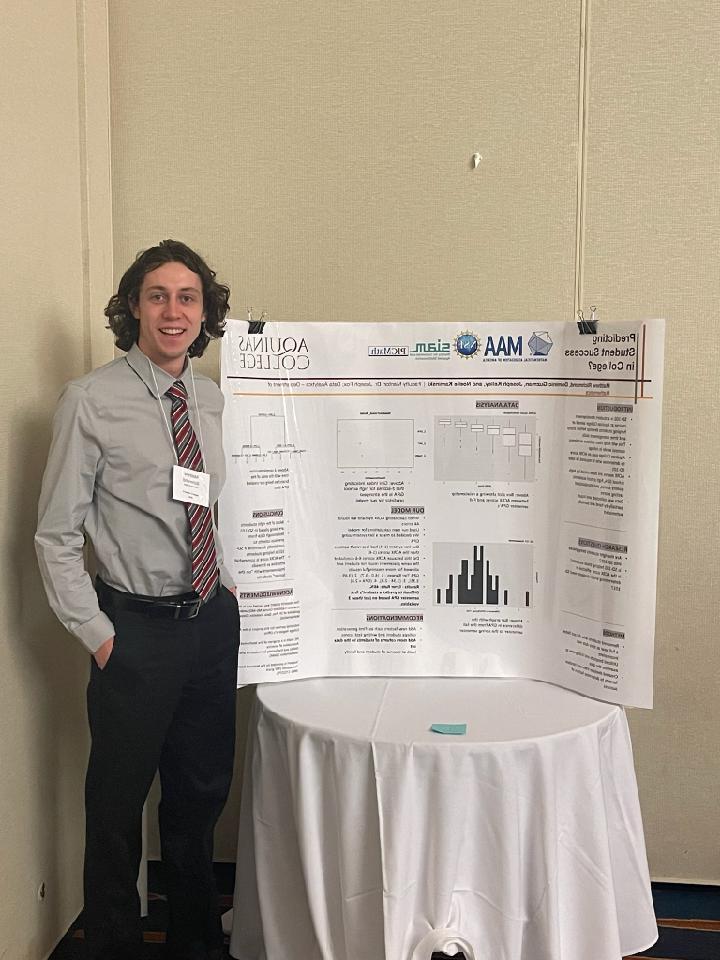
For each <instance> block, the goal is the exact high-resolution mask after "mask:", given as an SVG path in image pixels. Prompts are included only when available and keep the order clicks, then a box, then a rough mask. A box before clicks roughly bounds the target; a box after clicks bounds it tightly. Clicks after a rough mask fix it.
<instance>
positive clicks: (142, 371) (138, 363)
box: [125, 343, 190, 397]
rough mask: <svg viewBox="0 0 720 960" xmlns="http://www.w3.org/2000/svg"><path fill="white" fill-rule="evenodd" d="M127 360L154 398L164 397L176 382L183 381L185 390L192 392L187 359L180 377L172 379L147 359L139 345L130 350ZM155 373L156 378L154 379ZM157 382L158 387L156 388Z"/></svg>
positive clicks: (135, 344) (134, 345)
mask: <svg viewBox="0 0 720 960" xmlns="http://www.w3.org/2000/svg"><path fill="white" fill-rule="evenodd" d="M125 359H126V360H127V362H128V366H129V367H130V368H131V369H132V370H133V371H134V372H135V373H136V374H137V375H138V376H139V377H140V379H141V380H142V382H143V383H144V384H145V386H146V387H147V388H148V390H149V391H150V393H151V394H152V395H153V396H154V397H158V396H163V394H164V393H165V392H166V391H167V390H168V389H169V388H170V387H171V386H172V385H173V383H175V380H176V379H177V380H181V381H182V382H183V383H184V384H185V389H186V390H187V391H188V393H189V391H190V363H189V361H188V360H187V359H186V360H185V367H184V368H183V372H182V373H181V374H180V376H179V377H171V376H170V374H169V373H167V372H166V371H165V370H163V369H162V367H159V366H158V365H157V364H156V363H153V362H152V360H151V359H150V358H149V357H147V356H146V355H145V354H144V353H143V352H142V350H141V349H140V347H139V346H138V345H137V343H134V344H133V345H132V346H131V347H130V349H129V350H128V352H127V354H126V356H125ZM153 373H154V374H155V376H154V377H153ZM155 381H157V387H156V386H155Z"/></svg>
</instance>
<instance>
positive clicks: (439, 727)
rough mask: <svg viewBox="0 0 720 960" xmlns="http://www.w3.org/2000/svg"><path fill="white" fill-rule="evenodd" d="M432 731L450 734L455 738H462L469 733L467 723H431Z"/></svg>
mask: <svg viewBox="0 0 720 960" xmlns="http://www.w3.org/2000/svg"><path fill="white" fill-rule="evenodd" d="M430 729H431V730H432V732H433V733H449V734H452V735H453V736H455V737H461V736H462V735H463V734H465V733H467V724H466V723H431V724H430Z"/></svg>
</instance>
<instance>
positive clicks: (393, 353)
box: [368, 345, 410, 357]
mask: <svg viewBox="0 0 720 960" xmlns="http://www.w3.org/2000/svg"><path fill="white" fill-rule="evenodd" d="M409 353H410V348H409V347H399V346H387V345H383V346H376V347H368V356H369V357H407V356H408V354H409Z"/></svg>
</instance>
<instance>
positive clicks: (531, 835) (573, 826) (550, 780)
mask: <svg viewBox="0 0 720 960" xmlns="http://www.w3.org/2000/svg"><path fill="white" fill-rule="evenodd" d="M432 723H466V724H467V734H466V735H464V736H447V735H441V734H437V733H432V732H431V731H430V725H431V724H432ZM250 747H251V750H250V751H249V754H248V761H247V763H246V781H245V784H244V791H243V804H242V812H241V822H240V831H239V846H238V867H237V883H236V892H235V904H234V920H233V929H232V936H231V942H230V953H231V955H232V956H233V957H236V958H240V960H383V958H385V960H429V958H430V955H431V953H432V952H433V950H443V951H445V952H446V953H448V954H451V955H454V954H455V953H456V952H458V951H459V950H462V951H463V952H464V953H465V955H466V957H467V958H468V960H619V958H620V957H622V956H624V955H627V954H630V953H635V952H637V951H640V950H644V949H646V948H647V947H648V946H650V944H652V943H653V942H654V941H655V939H656V938H657V928H656V925H655V918H654V915H653V909H652V899H651V894H650V881H649V876H648V869H647V861H646V855H645V844H644V839H643V832H642V824H641V820H640V809H639V805H638V797H637V787H636V782H635V772H634V769H633V762H632V749H631V745H630V738H629V734H628V728H627V722H626V719H625V714H624V712H623V711H622V710H621V709H620V708H619V707H616V706H612V705H608V704H606V703H600V702H598V701H595V700H591V699H589V698H587V697H582V696H580V695H578V694H575V693H572V692H570V691H567V690H563V689H561V688H559V687H555V686H552V685H550V684H546V683H539V682H535V681H531V680H510V679H498V680H496V679H486V678H451V679H435V678H408V679H405V678H403V679H392V680H390V679H384V678H343V679H322V680H304V681H297V682H294V683H289V684H277V685H274V684H272V685H265V686H261V687H259V688H258V698H257V704H256V710H255V718H254V726H253V727H252V728H251V740H250Z"/></svg>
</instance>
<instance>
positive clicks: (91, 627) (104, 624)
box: [73, 610, 115, 653]
mask: <svg viewBox="0 0 720 960" xmlns="http://www.w3.org/2000/svg"><path fill="white" fill-rule="evenodd" d="M73 633H74V634H75V636H76V637H77V638H78V640H79V641H80V643H82V645H83V646H84V647H85V649H86V650H87V651H88V652H89V653H95V651H96V650H99V649H100V647H101V646H102V645H103V644H104V643H105V642H106V641H107V640H109V639H110V637H114V636H115V627H114V626H113V623H112V620H110V619H109V618H108V617H107V616H106V615H105V614H104V613H103V612H102V610H101V611H100V613H98V614H97V616H95V617H93V618H92V619H91V620H86V621H85V623H83V624H81V625H80V626H79V627H75V629H74V630H73Z"/></svg>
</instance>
